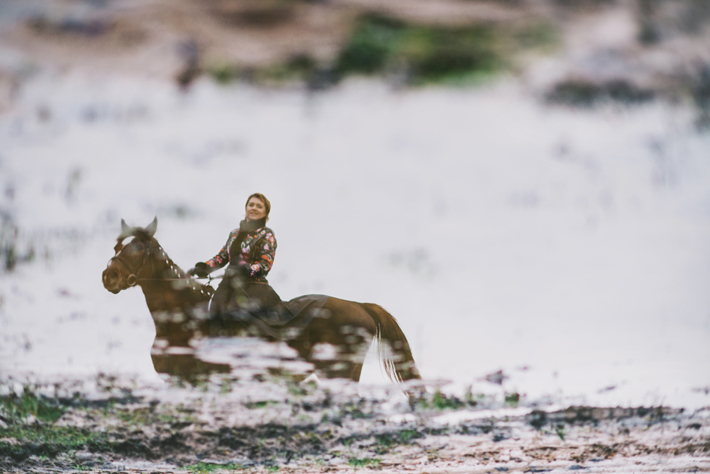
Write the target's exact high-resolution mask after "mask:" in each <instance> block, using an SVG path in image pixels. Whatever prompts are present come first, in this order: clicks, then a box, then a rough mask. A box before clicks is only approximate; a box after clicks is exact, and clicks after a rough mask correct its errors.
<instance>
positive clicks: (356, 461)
mask: <svg viewBox="0 0 710 474" xmlns="http://www.w3.org/2000/svg"><path fill="white" fill-rule="evenodd" d="M381 463H382V460H381V459H377V458H349V459H348V464H350V465H351V466H352V467H354V468H356V469H357V468H359V467H379V465H380V464H381Z"/></svg>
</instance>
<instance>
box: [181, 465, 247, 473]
mask: <svg viewBox="0 0 710 474" xmlns="http://www.w3.org/2000/svg"><path fill="white" fill-rule="evenodd" d="M183 469H185V470H186V471H189V472H191V473H194V474H203V473H208V472H216V471H218V470H219V471H224V470H226V471H240V470H243V469H244V467H242V466H241V465H239V464H234V463H231V462H230V463H227V464H215V463H211V462H198V463H197V464H194V465H192V466H187V467H184V468H183Z"/></svg>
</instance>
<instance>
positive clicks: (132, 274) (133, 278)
mask: <svg viewBox="0 0 710 474" xmlns="http://www.w3.org/2000/svg"><path fill="white" fill-rule="evenodd" d="M114 250H115V251H116V255H114V256H113V257H111V259H110V260H109V264H110V263H111V261H112V260H117V261H118V262H119V263H121V264H122V265H123V266H124V267H125V268H126V270H128V277H126V284H127V285H128V288H132V287H134V286H136V285H137V284H138V282H141V281H182V280H189V279H190V278H191V277H190V276H189V275H185V276H184V277H182V278H140V274H141V272H142V271H143V267H145V264H146V263H147V262H148V257H149V256H150V244H148V245H146V246H145V253H144V254H143V262H142V263H141V266H140V268H138V270H137V271H133V270H131V267H130V266H129V265H128V262H126V260H125V259H124V258H123V257H121V251H122V250H123V243H122V241H121V240H119V241H118V243H117V244H116V246H115V247H114ZM163 252H164V251H163ZM223 276H224V275H217V276H214V277H213V276H211V275H207V276H206V277H192V278H193V279H195V280H204V279H206V280H207V284H208V285H209V283H210V282H211V281H212V280H219V279H221V278H223Z"/></svg>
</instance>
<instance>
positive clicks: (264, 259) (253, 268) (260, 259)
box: [239, 231, 276, 277]
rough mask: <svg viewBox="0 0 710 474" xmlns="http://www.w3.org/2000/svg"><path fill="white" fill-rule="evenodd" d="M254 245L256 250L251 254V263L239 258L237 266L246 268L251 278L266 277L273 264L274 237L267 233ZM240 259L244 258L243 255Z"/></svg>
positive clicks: (269, 232)
mask: <svg viewBox="0 0 710 474" xmlns="http://www.w3.org/2000/svg"><path fill="white" fill-rule="evenodd" d="M255 245H256V248H255V249H254V251H253V252H252V254H251V259H250V260H251V261H247V260H246V259H244V258H240V260H239V265H240V266H245V267H247V268H248V269H249V276H251V277H266V275H267V274H268V273H269V271H270V270H271V266H272V265H273V264H274V257H275V255H276V237H275V236H274V233H273V232H272V231H268V232H267V233H266V235H264V237H263V238H262V239H259V241H258V242H256V244H255ZM241 257H244V255H241Z"/></svg>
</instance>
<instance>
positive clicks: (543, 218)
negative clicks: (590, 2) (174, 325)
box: [0, 73, 710, 408]
mask: <svg viewBox="0 0 710 474" xmlns="http://www.w3.org/2000/svg"><path fill="white" fill-rule="evenodd" d="M693 118H694V111H693V110H692V109H690V108H688V107H685V106H683V105H670V104H668V103H664V102H654V103H651V104H647V105H644V106H639V107H636V108H631V109H622V108H617V107H614V106H605V107H600V108H598V109H595V110H591V111H583V112H580V111H575V110H568V109H564V108H549V107H546V106H544V105H542V104H540V103H539V102H538V101H537V99H536V98H535V97H534V96H532V95H530V94H529V93H528V92H527V91H526V90H525V88H523V87H522V86H520V85H518V84H516V83H512V82H506V81H502V82H501V83H499V84H498V85H495V86H490V87H484V88H478V89H468V90H445V89H437V88H432V89H423V90H409V91H392V90H390V89H389V88H388V87H387V86H386V85H383V84H380V83H377V82H363V81H359V80H352V81H350V82H348V83H346V84H345V85H344V86H343V87H340V88H338V89H335V90H332V91H330V92H326V93H322V94H318V95H309V94H307V93H305V92H303V91H300V90H288V89H286V90H279V91H275V90H260V89H254V88H251V87H249V86H245V85H234V86H230V87H220V86H217V85H214V84H212V83H210V82H208V81H203V82H198V83H197V84H196V86H195V88H194V89H193V90H192V91H191V92H190V93H189V94H187V95H182V94H180V93H179V92H178V91H176V90H175V89H174V88H173V86H171V85H168V84H166V83H163V82H160V81H149V80H139V79H126V78H116V77H110V78H109V77H87V76H84V75H80V74H68V75H51V74H49V73H45V74H43V75H39V76H37V77H35V78H34V79H33V80H32V81H31V82H29V83H28V84H27V85H26V86H25V87H24V88H23V89H22V94H21V98H20V99H19V101H18V103H17V104H16V106H15V107H14V108H13V109H12V110H10V111H9V112H7V113H5V114H4V115H3V116H2V117H0V137H1V138H0V140H1V141H2V143H3V146H2V151H0V169H1V170H2V185H3V186H4V192H3V196H2V209H3V212H4V213H5V215H6V216H8V218H9V220H6V225H9V224H7V223H9V222H11V223H12V226H16V228H17V229H18V231H19V234H18V237H17V240H16V243H17V249H18V250H17V251H18V254H19V255H20V256H23V255H24V256H26V257H29V256H30V255H31V253H30V250H29V249H30V247H31V248H33V249H34V257H33V259H32V261H31V262H28V263H23V262H20V263H19V264H18V265H17V267H16V268H15V269H14V270H13V271H12V272H6V273H4V274H2V276H1V277H0V296H1V298H2V300H1V301H2V303H1V305H0V327H1V328H2V329H1V330H0V331H1V332H2V345H1V346H0V371H1V372H2V373H3V374H5V375H9V374H12V375H14V376H24V375H26V374H28V373H33V374H35V375H34V376H35V377H39V378H42V377H56V376H61V375H66V376H67V377H70V376H71V377H73V376H77V375H92V374H95V373H97V372H98V371H102V372H108V373H120V374H137V376H138V377H140V378H141V379H142V380H146V381H149V380H150V381H156V380H157V375H156V374H155V372H154V371H153V368H152V364H151V360H150V355H149V354H150V346H151V344H152V340H153V335H154V329H153V323H152V321H151V319H150V314H149V312H148V310H147V307H146V305H145V300H144V299H143V296H142V294H141V293H140V291H139V290H137V289H133V290H128V291H124V292H122V293H120V294H118V295H113V294H110V293H108V292H107V291H106V290H105V289H104V288H103V287H102V285H101V280H100V275H101V272H102V271H103V268H104V267H105V264H106V261H107V260H108V259H109V258H110V257H111V256H112V254H113V253H112V247H113V245H114V239H115V237H116V236H117V235H118V233H119V230H120V226H119V221H120V218H125V219H126V220H127V222H128V223H129V224H130V225H140V226H144V225H147V224H148V223H149V222H150V221H151V220H152V219H153V217H154V216H156V215H157V216H158V219H159V227H158V232H157V234H156V237H157V238H158V240H159V241H160V243H161V245H162V246H163V248H165V250H166V251H167V252H168V254H169V255H170V256H171V257H172V258H173V260H175V261H176V262H177V263H178V264H180V265H181V266H182V267H183V268H189V267H191V266H192V265H193V264H194V262H197V261H204V260H206V259H208V258H210V257H212V256H213V255H214V254H215V253H216V252H217V251H218V250H219V248H220V247H221V246H222V245H223V243H224V240H225V239H226V237H227V234H228V232H229V231H230V230H231V229H232V228H234V227H235V226H236V225H237V224H238V222H239V220H240V219H241V218H242V216H243V211H242V207H243V201H244V200H245V199H246V197H247V196H248V195H249V194H251V193H252V192H262V193H264V194H265V195H267V196H268V197H269V199H270V200H271V202H272V204H273V210H272V213H271V220H270V222H269V225H270V227H272V228H273V229H274V230H275V232H276V235H277V238H278V243H279V247H278V251H277V258H276V263H275V265H274V268H273V271H272V273H271V274H270V282H271V283H272V285H273V286H274V288H275V289H276V290H277V292H279V294H280V295H281V297H282V299H285V300H286V299H290V298H293V297H296V296H298V295H301V294H308V293H324V294H328V295H332V296H337V297H340V298H344V299H350V300H354V301H367V302H374V303H378V304H381V305H382V306H383V307H385V308H386V309H387V310H388V311H389V312H390V313H392V314H393V315H394V316H395V317H396V318H397V319H398V321H399V323H400V325H401V327H402V329H403V330H404V332H405V334H406V335H407V336H408V338H409V341H410V343H411V344H412V347H413V349H414V356H415V359H416V360H417V363H418V365H419V367H420V370H421V372H422V375H423V376H424V378H425V379H428V380H439V381H440V382H437V384H439V385H441V384H442V383H444V382H443V381H450V382H451V383H449V384H448V385H444V387H443V389H444V390H445V391H449V392H452V393H457V394H459V395H461V394H462V393H464V391H465V390H466V388H467V387H468V386H472V389H471V390H472V391H473V392H475V393H490V394H497V396H499V397H501V398H502V396H503V394H504V393H511V392H517V393H520V394H521V396H522V397H523V400H524V401H525V402H526V403H529V402H532V401H535V400H547V402H548V403H556V404H559V405H563V406H564V405H569V404H591V405H599V406H616V405H621V406H639V405H646V406H650V405H653V406H657V405H661V404H663V405H670V406H675V407H687V408H695V407H700V406H706V405H708V403H710V398H708V397H709V395H708V389H707V387H710V370H708V369H710V362H709V361H710V344H708V342H710V296H708V293H707V291H706V288H707V287H708V283H710V281H709V280H710V271H709V270H708V268H710V265H708V263H709V260H710V248H709V246H708V242H710V239H708V237H709V236H710V192H709V190H710V187H708V185H707V184H708V182H710V162H708V160H707V157H708V156H710V154H709V153H708V152H709V151H710V138H709V136H708V135H707V134H705V135H703V134H699V133H697V132H696V131H695V129H694V128H693V126H692V122H693ZM498 370H502V372H503V374H504V375H505V376H506V377H507V378H504V379H503V381H502V384H501V385H498V384H494V383H490V382H488V381H486V375H487V374H491V373H494V372H496V371H498ZM363 381H364V382H365V384H382V383H385V377H384V376H383V375H382V372H381V370H380V369H379V368H378V366H377V364H376V362H375V361H374V353H373V352H371V353H370V355H369V359H368V363H367V364H366V366H365V369H364V372H363ZM146 383H147V382H146ZM151 383H152V382H151Z"/></svg>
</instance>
